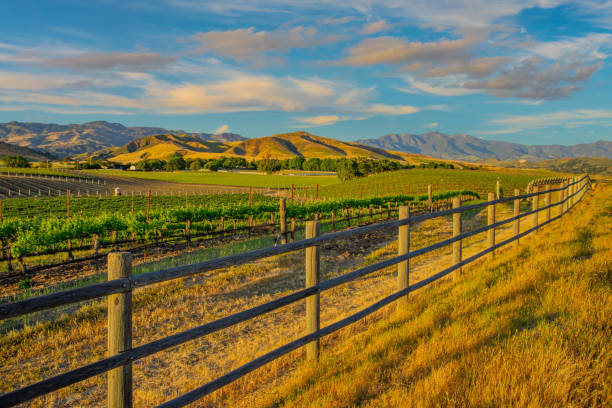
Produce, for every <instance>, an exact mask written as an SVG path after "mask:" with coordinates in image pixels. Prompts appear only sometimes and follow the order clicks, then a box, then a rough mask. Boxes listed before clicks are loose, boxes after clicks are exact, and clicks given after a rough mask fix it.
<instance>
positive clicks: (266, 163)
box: [257, 159, 281, 174]
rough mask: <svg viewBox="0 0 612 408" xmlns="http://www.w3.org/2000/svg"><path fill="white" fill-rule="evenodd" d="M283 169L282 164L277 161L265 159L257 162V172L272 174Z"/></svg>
mask: <svg viewBox="0 0 612 408" xmlns="http://www.w3.org/2000/svg"><path fill="white" fill-rule="evenodd" d="M280 169H281V162H280V160H277V159H264V160H260V161H258V162H257V170H259V171H263V172H265V173H266V174H272V173H274V172H276V171H279V170H280Z"/></svg>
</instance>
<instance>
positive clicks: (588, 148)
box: [357, 132, 612, 161]
mask: <svg viewBox="0 0 612 408" xmlns="http://www.w3.org/2000/svg"><path fill="white" fill-rule="evenodd" d="M357 143H361V144H364V145H367V146H373V147H378V148H381V149H389V150H396V151H401V152H408V153H416V154H423V155H427V156H433V157H439V158H442V159H454V160H464V161H482V160H486V159H497V160H510V159H525V160H542V159H558V158H563V157H606V158H612V142H610V141H604V140H600V141H598V142H594V143H586V144H577V145H574V146H563V145H535V146H528V145H522V144H518V143H510V142H502V141H498V140H484V139H480V138H477V137H474V136H470V135H465V134H454V135H447V134H444V133H439V132H429V133H425V134H421V135H414V134H407V133H404V134H389V135H384V136H381V137H379V138H377V139H363V140H357Z"/></svg>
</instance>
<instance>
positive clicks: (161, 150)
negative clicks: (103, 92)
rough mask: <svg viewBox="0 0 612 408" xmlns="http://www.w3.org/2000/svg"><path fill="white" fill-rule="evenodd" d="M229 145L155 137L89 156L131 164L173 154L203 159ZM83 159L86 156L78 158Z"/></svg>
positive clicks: (182, 138) (194, 137) (186, 136)
mask: <svg viewBox="0 0 612 408" xmlns="http://www.w3.org/2000/svg"><path fill="white" fill-rule="evenodd" d="M228 148H229V145H226V144H224V143H220V142H216V141H211V140H203V139H200V138H199V137H197V136H190V135H172V134H165V135H155V136H147V137H143V138H140V139H136V140H132V141H131V142H129V143H127V144H126V145H124V146H121V147H116V148H113V149H105V150H102V151H99V152H96V153H94V154H93V155H91V156H92V157H93V158H104V159H110V160H113V161H116V162H120V163H133V162H137V161H139V160H142V159H166V158H168V157H169V156H171V155H173V154H178V155H180V156H183V157H205V156H206V155H207V154H210V153H216V154H215V156H218V154H219V153H222V152H224V151H226V150H227V149H228ZM79 157H82V158H85V157H86V155H82V156H79Z"/></svg>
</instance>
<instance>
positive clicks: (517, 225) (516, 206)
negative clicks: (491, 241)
mask: <svg viewBox="0 0 612 408" xmlns="http://www.w3.org/2000/svg"><path fill="white" fill-rule="evenodd" d="M519 195H521V190H519V189H518V188H515V189H514V196H515V197H518V196H519ZM513 203H514V216H515V217H518V216H519V215H521V200H520V199H519V198H516V199H515V200H514V201H513ZM520 232H521V219H520V218H517V219H515V220H514V236H518V235H519V234H520ZM518 245H519V238H517V239H516V241H515V243H514V246H516V247H517V246H518Z"/></svg>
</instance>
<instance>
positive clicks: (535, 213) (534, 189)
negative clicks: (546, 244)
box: [531, 186, 540, 232]
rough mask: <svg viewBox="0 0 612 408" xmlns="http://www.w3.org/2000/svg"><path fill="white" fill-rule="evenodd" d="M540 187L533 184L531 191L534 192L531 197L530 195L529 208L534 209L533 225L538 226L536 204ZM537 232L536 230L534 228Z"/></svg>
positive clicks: (537, 203) (537, 204)
mask: <svg viewBox="0 0 612 408" xmlns="http://www.w3.org/2000/svg"><path fill="white" fill-rule="evenodd" d="M539 190H540V188H539V187H538V186H533V192H534V193H536V195H534V196H533V197H531V210H532V211H535V212H534V213H533V226H534V227H537V226H538V206H539V201H540V195H539V194H538V192H539ZM536 232H537V230H536Z"/></svg>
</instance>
